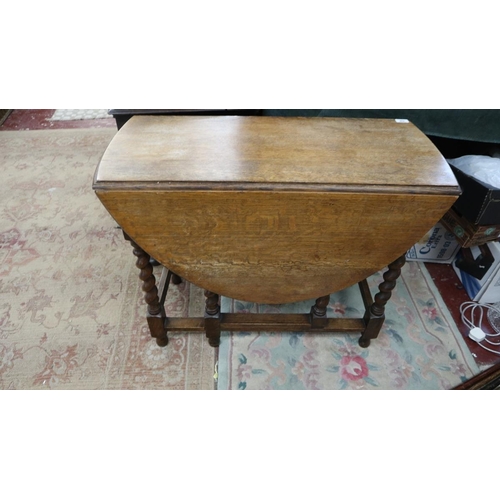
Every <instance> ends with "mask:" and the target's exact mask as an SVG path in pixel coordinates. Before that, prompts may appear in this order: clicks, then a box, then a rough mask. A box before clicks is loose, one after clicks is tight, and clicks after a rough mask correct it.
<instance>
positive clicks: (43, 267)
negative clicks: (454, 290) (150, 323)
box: [0, 129, 215, 389]
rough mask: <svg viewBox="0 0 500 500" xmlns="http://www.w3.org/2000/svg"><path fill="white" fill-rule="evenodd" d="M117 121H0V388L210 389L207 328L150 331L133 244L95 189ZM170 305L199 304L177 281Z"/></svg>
mask: <svg viewBox="0 0 500 500" xmlns="http://www.w3.org/2000/svg"><path fill="white" fill-rule="evenodd" d="M115 133H116V131H115V130H114V129H76V130H41V131H21V132H17V131H16V132H13V131H4V132H0V162H1V165H2V174H3V175H2V181H1V183H0V211H1V217H0V388H1V389H213V388H214V378H213V373H214V362H215V350H214V349H213V348H211V347H210V346H209V345H208V342H207V341H206V339H205V338H204V336H203V335H187V334H177V335H171V342H170V344H169V346H168V347H167V348H160V347H158V346H156V343H155V342H154V341H152V340H151V339H150V336H149V330H148V328H147V325H146V321H145V305H144V301H143V297H142V292H141V290H140V281H139V278H138V270H137V269H136V267H135V258H134V256H133V255H132V252H131V247H130V245H129V244H128V243H126V242H124V240H123V237H122V234H121V231H120V229H119V228H117V226H116V223H115V222H114V221H113V219H112V218H111V217H110V216H109V215H108V213H107V212H106V211H105V209H104V208H103V207H102V205H101V204H100V202H99V201H98V199H97V198H96V196H95V194H94V193H93V191H92V187H91V186H92V176H93V174H94V171H95V168H96V166H97V164H98V162H99V159H100V157H101V155H102V153H103V152H104V150H105V148H106V146H107V145H108V143H109V141H110V140H111V138H112V137H113V135H114V134H115ZM167 300H168V302H167V303H166V309H167V314H168V315H171V316H181V315H186V314H188V312H189V314H196V315H199V314H201V312H202V304H203V297H202V293H201V291H200V290H199V289H198V288H196V287H193V286H190V285H189V284H182V285H181V286H179V287H175V286H173V287H172V288H171V291H169V298H168V299H167Z"/></svg>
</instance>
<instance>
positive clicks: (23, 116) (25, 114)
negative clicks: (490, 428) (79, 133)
mask: <svg viewBox="0 0 500 500" xmlns="http://www.w3.org/2000/svg"><path fill="white" fill-rule="evenodd" d="M55 111H56V110H54V109H38V110H31V109H20V110H13V111H11V113H10V114H9V116H8V117H7V119H6V120H5V121H4V123H3V125H2V126H1V127H0V131H2V130H40V129H60V128H86V127H115V128H116V122H115V120H114V118H112V117H109V118H99V119H71V118H73V117H77V116H84V115H82V114H74V115H71V113H70V112H69V110H65V112H62V113H61V114H60V117H61V118H62V119H59V120H51V118H52V117H53V115H54V113H55ZM100 116H105V114H104V113H101V114H100ZM427 268H428V270H429V272H430V274H431V276H432V277H433V279H434V283H435V284H436V287H437V288H438V290H439V292H440V293H441V296H442V297H443V300H444V302H445V304H446V305H447V307H448V309H449V310H450V313H451V315H452V317H453V318H454V320H455V322H456V324H457V327H458V329H459V330H460V332H461V333H462V334H463V336H464V339H465V341H466V343H467V345H468V346H469V348H470V350H471V352H472V354H473V356H474V357H475V359H476V362H477V363H478V364H479V365H484V366H485V367H486V366H489V365H492V364H494V363H499V362H500V355H496V354H493V353H489V352H488V351H486V350H484V349H482V348H481V347H479V346H478V345H477V344H476V343H475V342H473V341H472V340H470V339H469V338H468V337H467V333H468V330H467V328H466V327H465V326H464V325H463V324H462V321H461V318H460V313H459V307H460V304H462V303H463V302H466V301H469V300H470V299H469V297H468V296H467V293H466V292H465V290H464V289H463V287H462V285H461V283H460V280H459V279H458V277H457V275H456V274H455V272H454V271H453V269H452V267H451V265H446V264H427ZM483 326H486V327H485V329H486V330H490V331H492V330H491V329H489V328H488V326H487V321H485V325H483Z"/></svg>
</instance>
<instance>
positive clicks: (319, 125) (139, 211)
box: [94, 116, 460, 304]
mask: <svg viewBox="0 0 500 500" xmlns="http://www.w3.org/2000/svg"><path fill="white" fill-rule="evenodd" d="M94 189H95V191H96V194H97V196H98V197H99V199H100V201H101V202H102V203H103V205H104V206H105V207H106V209H107V210H108V212H109V213H110V214H111V215H112V217H113V218H114V219H115V221H116V222H117V223H118V225H119V226H120V227H121V228H122V229H123V230H124V231H125V232H126V233H127V234H128V235H129V236H130V238H132V239H133V240H134V241H135V242H136V243H137V244H138V245H139V246H140V247H141V248H143V249H144V250H145V251H146V252H147V253H149V254H150V255H152V256H153V257H154V258H155V259H156V260H158V261H159V262H161V263H162V264H163V265H165V266H166V267H167V268H168V269H170V270H172V271H173V272H174V273H176V274H178V275H179V276H181V277H183V278H185V279H186V280H187V281H189V282H191V283H193V284H195V285H197V286H199V287H201V288H204V289H207V290H210V291H212V292H215V293H218V294H220V295H225V296H227V297H232V298H235V299H240V300H246V301H250V302H260V303H266V304H277V303H278V304H279V303H286V302H296V301H300V300H306V299H312V298H317V297H320V296H324V295H327V294H329V293H332V292H335V291H337V290H341V289H343V288H346V287H348V286H350V285H353V284H355V283H357V282H359V281H360V280H363V279H364V278H367V277H368V276H370V275H371V274H373V273H374V272H376V271H379V270H381V269H383V268H384V266H386V265H388V264H389V263H390V262H392V261H394V260H395V259H396V258H398V257H399V256H401V255H402V254H404V253H405V252H406V251H407V250H408V249H409V248H410V247H411V246H412V245H413V244H414V243H415V242H417V241H418V240H419V239H420V238H421V237H422V236H423V235H424V234H425V233H426V232H427V231H428V230H429V229H431V228H432V226H433V225H434V224H435V223H436V222H438V221H439V220H440V218H441V217H442V216H443V215H444V214H445V213H446V211H447V210H448V209H449V208H450V206H451V205H452V204H453V202H454V201H455V200H456V198H457V196H458V194H459V193H460V191H459V186H458V184H457V181H456V180H455V177H454V175H453V173H452V171H451V168H450V167H449V166H448V164H447V163H446V161H445V160H444V158H443V157H442V156H441V155H440V153H439V151H438V150H437V149H436V148H435V147H434V146H433V144H432V143H431V141H430V140H428V139H427V137H426V136H425V135H424V134H422V133H421V132H420V131H419V130H418V129H417V128H416V127H414V126H413V125H412V124H411V123H405V122H403V123H399V122H397V121H395V120H373V119H372V120H360V119H343V118H280V117H239V116H238V117H233V116H231V117H228V116H223V117H199V116H194V117H193V116H192V117H184V116H183V117H180V116H175V117H169V116H135V117H133V118H131V120H130V121H129V122H127V123H126V124H125V126H124V127H123V128H121V129H120V131H119V132H118V133H117V134H116V135H115V137H114V138H113V140H112V142H111V143H110V145H109V146H108V148H107V150H106V152H105V154H104V155H103V158H102V160H101V163H100V165H99V167H98V168H97V171H96V176H95V179H94Z"/></svg>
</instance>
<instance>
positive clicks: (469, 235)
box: [441, 208, 500, 248]
mask: <svg viewBox="0 0 500 500" xmlns="http://www.w3.org/2000/svg"><path fill="white" fill-rule="evenodd" d="M441 224H443V226H444V227H445V228H446V229H448V231H450V232H452V233H453V234H454V235H455V238H456V240H457V241H458V243H459V244H460V246H461V247H463V248H470V247H474V246H478V245H483V244H484V243H488V242H489V241H495V240H497V239H498V238H499V237H500V225H492V226H478V225H476V224H472V223H471V222H470V221H469V219H467V218H466V217H464V216H463V215H460V214H459V213H458V212H457V211H456V210H455V209H454V208H450V210H448V212H446V214H445V215H444V216H443V218H442V219H441Z"/></svg>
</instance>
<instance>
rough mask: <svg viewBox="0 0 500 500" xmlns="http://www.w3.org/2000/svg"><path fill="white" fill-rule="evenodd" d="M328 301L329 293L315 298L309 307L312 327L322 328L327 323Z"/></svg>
mask: <svg viewBox="0 0 500 500" xmlns="http://www.w3.org/2000/svg"><path fill="white" fill-rule="evenodd" d="M329 302H330V295H324V296H323V297H319V298H318V299H316V303H315V304H314V305H313V306H312V307H311V312H310V315H311V326H312V327H313V328H323V327H325V326H326V325H327V323H328V318H327V316H326V308H327V306H328V303H329Z"/></svg>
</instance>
